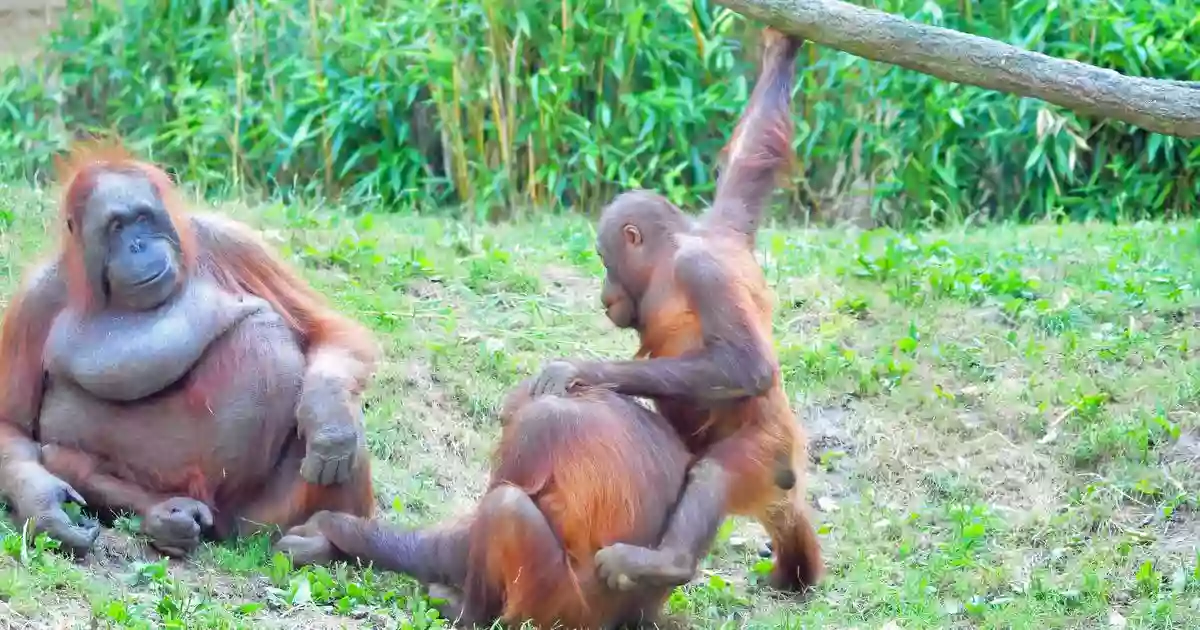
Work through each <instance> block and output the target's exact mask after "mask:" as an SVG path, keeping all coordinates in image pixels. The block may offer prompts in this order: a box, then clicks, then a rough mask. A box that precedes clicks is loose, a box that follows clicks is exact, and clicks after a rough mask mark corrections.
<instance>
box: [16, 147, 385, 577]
mask: <svg viewBox="0 0 1200 630" xmlns="http://www.w3.org/2000/svg"><path fill="white" fill-rule="evenodd" d="M58 166H59V171H60V178H61V179H62V181H63V182H64V186H65V191H64V197H63V202H62V212H61V220H60V223H59V227H60V228H61V230H62V244H61V246H60V248H59V251H58V252H57V254H56V255H55V256H54V258H53V259H52V260H51V261H49V262H48V263H46V264H44V265H43V266H41V267H40V268H38V269H37V270H36V272H35V273H33V274H31V276H30V277H29V278H28V279H27V280H26V281H25V283H24V285H23V286H22V287H21V289H20V290H19V292H18V293H17V295H15V296H14V297H13V298H12V300H11V301H10V302H9V305H8V308H7V311H6V312H5V314H4V319H3V324H2V330H0V493H2V494H3V495H4V496H5V497H6V498H7V499H8V501H9V502H10V504H11V505H12V507H14V508H15V511H16V515H17V516H18V518H20V519H21V520H25V519H32V520H33V523H34V525H35V527H36V529H37V530H38V531H44V532H47V533H48V534H49V535H50V536H52V537H53V538H56V539H58V540H59V541H61V542H62V543H64V546H65V547H66V548H67V549H69V550H70V551H72V552H74V553H76V554H85V553H87V551H88V550H90V548H91V547H92V545H93V543H94V542H95V540H96V537H97V535H98V534H99V525H98V524H97V523H96V522H95V521H94V520H90V519H89V520H85V521H84V522H82V523H79V524H76V523H73V522H72V521H71V520H70V519H69V518H68V516H67V514H66V513H65V512H64V510H63V504H64V503H66V502H70V501H74V502H77V503H81V504H82V503H84V502H85V501H86V503H87V505H88V506H89V507H92V508H102V509H104V510H105V511H118V510H132V511H133V512H135V513H136V514H138V515H139V516H141V517H142V528H143V531H144V532H145V533H146V534H147V535H148V536H149V538H150V540H151V542H152V544H153V545H154V546H155V547H156V548H157V549H158V550H159V551H161V552H163V553H165V554H168V555H183V554H186V553H188V552H189V551H190V550H192V549H193V548H194V547H196V545H197V544H198V543H199V541H200V539H201V535H202V534H208V533H211V534H212V535H214V536H215V537H216V538H225V537H227V536H229V535H233V534H241V533H247V532H249V531H251V530H254V529H256V528H258V527H260V526H271V525H275V526H280V527H284V528H287V527H290V526H292V525H295V524H298V523H302V522H304V521H305V520H306V519H307V518H308V517H309V516H310V515H312V514H313V513H314V512H316V511H317V510H321V509H331V510H342V511H346V512H350V513H353V514H360V515H369V514H370V513H371V511H372V508H373V495H372V488H371V480H370V466H369V462H368V457H367V452H366V448H365V442H364V439H363V426H362V422H361V418H360V416H361V406H360V395H361V392H362V390H363V388H364V386H365V385H366V383H367V380H368V379H369V378H370V376H371V373H372V371H373V370H374V364H375V361H376V356H377V349H376V346H375V343H374V340H373V339H372V337H371V336H370V335H369V334H368V332H367V331H366V330H365V329H364V328H363V327H361V326H359V325H357V324H355V323H354V322H352V321H351V320H349V319H346V318H344V317H342V316H340V315H338V314H337V313H336V312H334V311H333V310H331V309H330V308H329V307H328V306H327V305H326V304H325V303H324V302H323V301H322V300H321V299H320V297H319V296H318V295H317V294H316V293H315V292H314V291H313V290H312V289H311V288H310V287H308V286H307V285H306V284H305V283H304V281H303V280H302V279H301V278H300V277H299V276H298V275H297V274H296V273H295V272H293V271H292V270H290V269H289V268H288V267H286V266H285V265H284V263H283V262H282V261H281V260H280V259H278V258H277V257H276V256H275V255H274V254H273V253H271V252H270V250H268V249H267V247H266V245H265V243H263V242H261V240H259V239H258V238H257V237H256V236H255V235H254V234H253V232H251V231H250V230H249V229H248V228H247V227H245V226H243V225H241V224H238V223H236V222H233V221H230V220H226V219H220V218H217V217H210V216H188V215H185V214H184V213H183V210H182V207H181V205H180V202H179V200H178V199H177V197H176V194H175V191H174V188H173V187H172V185H171V182H170V179H169V178H168V177H167V175H166V173H164V172H163V171H162V170H160V169H158V168H156V167H154V166H152V165H149V164H146V163H143V162H140V161H137V160H135V159H134V158H133V157H132V156H131V155H130V154H129V153H127V152H126V151H125V150H124V149H122V148H121V147H120V146H119V145H104V144H91V145H84V146H81V147H80V148H78V149H77V150H76V151H75V152H74V153H73V154H72V155H71V156H70V157H69V158H68V159H66V160H60V161H59V164H58ZM206 530H211V531H206Z"/></svg>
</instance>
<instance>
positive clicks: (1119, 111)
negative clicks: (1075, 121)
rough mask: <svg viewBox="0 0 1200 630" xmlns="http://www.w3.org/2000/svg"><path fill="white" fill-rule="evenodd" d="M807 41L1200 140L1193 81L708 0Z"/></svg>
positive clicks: (864, 15)
mask: <svg viewBox="0 0 1200 630" xmlns="http://www.w3.org/2000/svg"><path fill="white" fill-rule="evenodd" d="M715 1H716V2H717V4H721V5H724V6H726V7H728V8H730V9H732V10H734V11H737V12H738V13H741V14H743V15H745V16H747V17H750V18H753V19H755V20H758V21H760V22H764V23H766V24H768V25H770V26H773V27H775V28H777V29H779V30H780V31H783V32H785V33H788V34H790V35H795V36H797V37H803V38H804V39H807V40H810V41H812V42H815V43H818V44H822V45H825V46H829V47H830V48H836V49H838V50H842V51H845V52H848V53H850V54H853V55H856V56H859V57H863V58H865V59H871V60H873V61H882V62H884V63H890V64H893V65H897V66H901V67H904V68H908V69H910V70H916V71H918V72H923V73H925V74H929V75H932V76H935V77H938V78H939V79H944V80H946V81H953V82H955V83H965V84H968V85H975V86H979V87H983V88H988V89H992V90H997V91H1000V92H1008V93H1011V94H1017V95H1019V96H1030V97H1034V98H1039V99H1041V100H1043V101H1047V102H1050V103H1054V104H1055V105H1061V106H1063V107H1066V108H1068V109H1073V110H1075V111H1077V112H1080V113H1082V114H1088V115H1093V116H1101V117H1106V118H1115V119H1117V120H1122V121H1125V122H1127V123H1130V124H1133V125H1137V126H1139V127H1141V128H1143V129H1146V130H1149V131H1156V132H1158V133H1164V134H1169V135H1173V136H1180V137H1183V138H1195V137H1200V82H1194V81H1193V82H1189V81H1172V80H1158V79H1144V78H1140V77H1131V76H1127V75H1123V74H1121V73H1119V72H1115V71H1113V70H1105V69H1103V68H1097V67H1096V66H1091V65H1088V64H1085V63H1080V62H1078V61H1068V60H1065V59H1058V58H1056V57H1051V56H1048V55H1043V54H1041V53H1036V52H1031V51H1028V50H1023V49H1020V48H1017V47H1015V46H1010V45H1008V44H1005V43H1002V42H998V41H996V40H993V39H988V38H986V37H979V36H976V35H969V34H967V33H960V32H958V31H954V30H950V29H946V28H940V27H937V26H929V25H926V24H920V23H917V22H913V21H910V20H906V19H904V18H902V17H899V16H895V15H890V14H888V13H884V12H882V11H877V10H874V9H865V8H862V7H859V6H855V5H853V4H849V3H847V2H840V1H839V0H715Z"/></svg>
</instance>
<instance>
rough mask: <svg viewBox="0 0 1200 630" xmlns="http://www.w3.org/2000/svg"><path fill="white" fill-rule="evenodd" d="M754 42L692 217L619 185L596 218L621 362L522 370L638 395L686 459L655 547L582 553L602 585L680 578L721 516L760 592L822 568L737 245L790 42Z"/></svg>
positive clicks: (785, 135)
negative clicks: (622, 348) (750, 547)
mask: <svg viewBox="0 0 1200 630" xmlns="http://www.w3.org/2000/svg"><path fill="white" fill-rule="evenodd" d="M765 40H766V41H765V46H766V50H765V52H764V59H763V67H762V71H761V75H760V76H759V80H758V83H757V84H756V85H755V88H754V93H753V94H752V95H751V98H750V103H749V104H748V106H747V108H746V111H745V112H744V113H743V115H742V119H741V120H740V121H739V123H738V126H737V128H736V129H735V130H734V133H733V136H732V138H731V140H730V143H729V146H728V147H727V150H728V153H727V163H726V165H725V169H724V170H723V172H722V173H721V176H720V178H719V180H718V183H717V192H716V197H715V199H714V201H713V205H712V207H711V209H710V210H709V211H708V212H707V214H706V215H705V216H703V217H702V218H700V219H699V220H697V221H693V220H692V219H691V218H690V217H689V216H687V215H685V214H684V213H683V212H681V211H680V210H679V209H678V208H677V207H675V206H674V205H672V204H671V203H670V202H668V201H667V200H666V199H664V198H662V197H661V196H659V195H655V194H652V193H648V192H630V193H625V194H623V195H621V196H620V197H618V198H617V199H616V200H615V201H614V202H613V203H612V204H610V205H609V206H608V207H607V208H606V209H605V210H604V212H603V213H602V216H601V218H600V227H599V235H598V245H597V249H598V251H599V254H600V256H601V257H602V258H603V260H604V265H605V267H606V269H607V276H606V279H605V282H604V289H603V292H602V301H603V303H604V306H605V309H606V310H607V315H608V317H609V319H611V320H612V322H613V323H614V324H616V325H617V326H620V327H628V328H634V329H636V330H637V332H638V334H639V336H640V339H641V348H640V350H639V351H638V354H637V358H636V359H635V360H632V361H615V362H606V361H593V362H583V361H556V362H553V363H551V364H549V365H547V366H546V368H545V369H544V370H543V371H542V373H541V374H540V375H539V376H538V377H537V378H535V379H534V384H533V394H534V395H535V396H540V395H546V394H561V393H563V392H565V391H569V390H570V389H571V388H573V387H576V386H580V385H588V386H596V387H605V388H610V389H612V390H613V391H615V392H617V393H620V394H625V395H631V396H644V397H648V398H651V399H653V400H654V401H655V403H656V405H657V408H658V410H659V412H661V413H662V415H663V416H665V417H666V419H667V420H668V421H669V422H670V423H671V424H672V425H673V426H674V427H675V429H676V430H677V431H678V432H679V433H680V435H681V436H682V438H683V440H684V441H685V442H686V443H687V444H688V447H689V449H690V450H691V452H692V453H694V454H695V455H696V456H697V458H698V459H697V461H696V462H695V463H694V464H693V466H692V468H691V469H690V471H689V481H688V483H687V487H686V488H685V490H684V491H683V495H682V497H681V498H680V500H679V504H678V505H677V506H676V507H675V509H674V513H673V515H672V517H671V521H670V524H669V525H668V526H667V528H666V530H665V532H664V534H663V537H662V540H661V541H660V543H659V544H658V545H655V546H651V547H644V546H639V545H637V544H629V543H624V542H622V543H617V544H614V545H611V546H609V547H606V548H604V549H602V550H600V551H599V552H598V553H597V554H596V558H595V560H596V566H597V570H598V571H599V573H600V574H601V575H602V576H603V577H604V579H606V580H607V582H608V583H609V584H610V585H611V586H613V587H614V588H620V589H633V588H638V589H643V588H649V587H660V586H664V585H677V584H682V583H685V582H687V581H688V580H689V579H691V577H692V576H693V575H694V573H695V570H696V566H697V563H698V562H699V560H700V559H701V558H702V557H703V556H704V555H706V554H707V552H708V549H709V547H710V545H711V543H712V540H713V538H714V537H715V535H716V532H717V529H718V527H719V526H720V524H721V521H722V520H724V518H725V516H726V515H727V514H728V513H733V514H740V515H748V516H754V517H757V518H758V519H759V520H760V521H761V522H762V524H763V525H764V526H765V527H766V530H767V532H768V533H769V534H770V537H771V546H772V550H773V553H774V555H775V564H774V567H773V568H772V572H771V580H772V583H773V585H774V586H776V587H778V588H781V589H799V588H803V587H806V586H808V585H812V584H814V583H815V582H816V581H817V580H818V579H819V577H820V575H821V573H822V571H823V567H822V561H821V553H820V546H819V543H818V541H817V536H816V532H815V531H814V529H813V526H812V524H811V523H810V521H809V517H808V515H807V510H806V506H805V502H804V460H805V455H806V450H807V445H806V443H805V439H804V434H803V430H802V428H801V427H800V425H799V424H798V423H797V422H796V420H795V418H794V417H793V414H792V411H791V409H790V407H789V405H788V399H787V396H786V395H785V394H784V391H783V388H782V386H781V384H780V380H779V375H778V360H777V359H776V357H775V354H774V349H773V347H772V339H771V308H772V301H773V298H772V296H771V293H770V291H769V289H768V287H767V284H766V281H765V279H764V277H763V273H762V270H761V268H760V267H759V265H758V263H757V261H756V260H755V258H754V251H753V250H754V241H755V235H756V233H757V229H758V225H759V222H760V219H761V216H762V212H763V206H764V205H765V203H766V201H767V198H768V196H769V195H770V194H771V192H772V191H773V190H774V188H775V177H776V174H777V172H778V171H779V170H780V169H781V168H782V167H783V166H785V165H786V164H787V163H788V161H789V158H788V156H789V155H790V150H791V139H792V120H791V112H790V102H791V93H792V86H793V81H794V63H795V57H796V53H797V51H798V49H799V47H800V45H801V44H802V41H800V40H797V39H793V38H790V37H787V36H785V35H783V34H782V33H779V32H777V31H773V30H771V29H767V30H766V32H765Z"/></svg>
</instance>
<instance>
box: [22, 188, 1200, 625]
mask: <svg viewBox="0 0 1200 630" xmlns="http://www.w3.org/2000/svg"><path fill="white" fill-rule="evenodd" d="M51 210H52V198H51V197H49V196H47V195H44V194H42V193H39V192H36V191H31V190H29V189H26V188H21V187H11V188H2V189H0V230H2V238H0V263H3V267H4V270H5V274H4V276H5V282H6V283H7V284H6V287H5V290H4V293H3V294H4V295H7V294H8V292H9V291H10V290H11V288H12V286H13V285H14V283H15V282H16V279H17V278H18V277H19V274H20V272H21V270H22V268H24V267H25V266H26V265H27V264H29V262H30V261H31V260H32V259H34V257H35V256H37V255H40V254H41V253H44V252H45V251H46V250H47V247H46V246H47V243H49V242H50V241H49V240H48V238H49V237H48V236H47V234H46V226H47V224H48V221H50V219H49V218H48V217H51V216H52V212H51ZM222 210H223V211H225V212H228V213H229V214H232V215H234V216H237V217H240V218H243V219H246V220H248V221H250V222H251V223H253V224H255V225H257V226H259V227H260V228H262V229H263V230H264V231H265V233H266V235H267V237H268V238H269V239H270V240H271V241H273V242H274V243H276V244H277V245H278V246H279V247H281V248H283V249H285V250H286V251H287V252H288V254H289V255H290V256H291V257H292V258H293V260H295V261H296V262H297V263H298V264H303V266H304V268H305V273H306V275H307V276H308V277H309V278H311V280H312V281H313V282H314V283H315V284H316V286H317V287H318V288H319V289H320V290H321V291H323V292H324V293H325V294H327V295H328V296H329V297H330V298H331V299H332V300H334V301H335V302H336V303H337V304H338V305H340V307H341V308H343V309H344V310H345V311H346V312H347V313H350V314H351V315H353V316H354V317H357V318H358V319H360V320H361V321H363V322H365V323H367V324H369V325H370V326H371V327H372V328H373V329H374V330H375V331H376V332H377V333H378V335H379V337H380V338H381V339H382V340H383V343H384V346H385V349H386V352H387V359H386V360H385V361H384V363H383V364H382V366H381V369H380V372H379V375H378V378H377V380H376V383H375V384H374V386H373V387H372V389H371V390H370V392H369V394H368V397H367V405H368V410H367V416H368V423H369V442H370V446H371V449H372V451H373V453H374V457H375V461H376V464H375V466H376V468H375V469H376V471H377V473H376V479H377V493H378V497H379V500H380V505H381V512H382V514H381V516H382V517H383V518H386V519H388V520H392V521H395V522H399V523H424V522H430V521H433V520H435V519H438V518H441V517H445V516H450V515H453V514H456V513H459V512H461V511H462V510H465V509H467V508H468V507H469V506H470V505H471V504H472V502H473V501H474V500H475V498H476V497H477V496H478V495H479V492H480V490H481V486H482V484H483V481H484V476H483V470H484V468H483V462H484V458H485V457H486V455H487V453H488V449H489V448H490V445H491V443H492V441H493V439H494V437H495V435H496V433H497V427H496V423H495V421H494V420H493V413H494V410H495V407H496V404H497V402H498V401H499V399H500V397H501V395H502V394H503V393H504V392H505V391H506V389H507V388H509V387H511V386H512V385H513V384H515V383H516V381H517V380H518V379H520V378H522V377H524V376H526V375H528V374H530V373H532V372H534V371H536V370H537V369H538V368H539V366H540V365H541V364H542V363H543V362H545V361H548V360H550V359H553V358H555V357H559V356H580V355H598V356H607V357H619V356H628V355H630V354H631V352H632V351H633V349H634V347H635V342H634V338H633V337H632V335H631V334H629V333H626V332H620V331H617V330H615V329H614V328H613V327H612V326H611V325H609V324H608V322H607V321H606V320H605V319H604V318H603V315H602V314H601V312H600V309H599V308H598V291H599V284H600V272H601V266H600V264H599V261H598V260H597V258H596V256H595V254H594V251H593V238H594V234H593V231H592V221H591V220H588V219H585V218H580V217H551V216H544V217H540V218H536V219H525V220H522V221H518V222H514V223H510V224H505V225H501V226H495V227H478V226H471V225H468V224H462V223H456V222H453V221H450V220H445V219H436V218H422V217H414V216H387V217H383V216H369V215H363V216H360V217H356V218H350V217H347V216H345V215H343V214H339V213H337V212H328V213H326V212H322V211H321V210H320V209H311V210H310V209H297V208H295V207H292V208H285V207H282V206H278V205H266V206H253V207H251V206H246V205H238V204H235V205H230V206H227V207H224V208H222ZM1198 244H1200V232H1198V231H1197V225H1196V223H1194V222H1189V223H1171V224H1161V223H1157V224H1148V223H1147V224H1134V225H1121V226H1111V225H1097V224H1085V225H1079V224H1075V225H1067V226H1061V227H1060V226H1055V225H1047V224H1043V225H1035V226H1030V227H992V228H986V229H974V230H971V231H966V232H955V231H947V232H939V233H919V234H911V235H910V234H899V233H894V232H884V231H879V232H871V233H862V232H852V231H847V230H799V229H767V230H765V231H764V233H763V234H762V236H761V238H760V250H761V255H762V256H761V260H762V261H763V264H764V268H765V270H766V273H767V276H768V278H769V280H770V281H771V283H772V284H773V285H774V288H775V290H776V292H777V297H778V308H777V311H776V316H775V334H776V347H777V349H778V352H779V355H780V359H781V362H782V366H783V372H784V376H785V379H786V387H787V390H788V392H789V394H790V395H791V396H792V397H793V399H794V401H795V403H794V404H795V408H796V409H797V411H798V412H801V417H802V418H803V422H804V423H805V425H806V428H807V430H808V432H809V436H810V444H811V462H810V467H809V472H810V478H811V482H810V488H811V491H810V495H811V499H812V501H813V503H814V506H815V509H816V514H817V518H818V521H819V523H820V526H821V532H822V534H821V535H822V541H823V545H824V549H825V553H826V556H827V561H828V565H829V569H830V573H829V577H828V579H827V580H826V581H825V582H824V584H823V585H822V586H821V587H820V589H819V591H818V592H817V593H816V594H815V595H813V596H812V597H811V598H809V600H808V601H807V602H803V603H800V602H796V601H793V600H790V599H788V598H786V597H782V596H780V595H778V594H776V593H773V592H771V591H770V590H769V589H767V588H766V587H765V586H762V585H761V577H762V575H763V572H764V570H765V569H766V568H767V566H768V565H767V563H766V562H765V561H763V560H761V559H760V558H759V556H758V548H759V545H760V543H761V542H762V541H763V540H764V538H763V534H762V530H761V529H760V528H759V527H758V526H757V525H756V524H754V523H750V522H747V521H743V520H740V519H734V520H730V521H729V522H728V523H727V525H726V527H724V528H723V529H722V534H721V537H720V540H719V541H718V543H717V545H716V547H715V548H714V551H713V553H712V555H711V556H710V557H709V558H708V559H707V560H706V562H705V564H704V566H703V572H702V574H701V576H700V577H698V578H697V579H696V580H695V581H694V582H693V583H692V584H689V585H687V586H686V587H684V588H681V589H679V590H678V591H677V592H676V594H675V595H674V596H673V597H672V598H671V600H670V602H669V607H670V609H671V612H672V613H673V614H674V615H675V616H676V618H677V619H678V620H681V621H682V622H684V623H685V624H690V625H692V626H695V627H705V628H718V627H720V628H735V627H736V628H742V627H744V628H778V627H787V628H801V627H805V628H815V627H824V628H851V627H856V628H885V627H886V628H946V627H960V628H1095V627H1128V628H1167V627H1173V628H1179V627H1195V626H1196V625H1197V624H1200V562H1198V560H1200V556H1198V555H1197V549H1196V542H1195V541H1196V540H1197V538H1198V536H1200V519H1197V514H1196V509H1197V490H1198V489H1200V472H1198V469H1197V462H1198V461H1200V422H1198V419H1197V414H1196V409H1197V407H1196V403H1195V402H1194V400H1195V397H1196V394H1197V391H1198V389H1200V357H1198V354H1197V352H1198V350H1197V349H1198V348H1200V310H1198V309H1197V306H1198V305H1200V299H1198V296H1197V290H1196V287H1197V286H1200V282H1198V280H1200V278H1198V277H1197V275H1198V273H1200V248H1198V247H1197V245H1198ZM4 527H10V526H8V525H0V528H4ZM131 530H132V524H131V523H129V522H125V523H122V524H121V526H119V527H117V528H116V529H114V530H111V531H106V532H105V534H104V537H103V539H102V544H101V546H100V548H99V549H98V550H97V552H96V553H95V554H93V555H92V556H90V557H89V558H88V559H87V560H86V561H84V562H83V563H81V564H74V563H71V562H69V561H67V560H65V559H64V558H62V557H61V556H59V555H57V554H55V553H53V552H52V551H50V550H49V549H47V546H48V544H47V543H46V541H45V540H44V539H35V540H29V539H28V538H27V537H24V536H22V534H21V532H16V531H13V530H12V529H11V528H10V529H8V530H4V531H0V536H3V552H4V553H3V554H0V619H15V620H19V625H20V627H39V626H41V627H69V626H70V624H71V623H75V624H77V625H80V626H86V625H87V624H88V622H87V621H86V620H87V619H88V618H89V616H92V617H94V619H95V620H96V623H97V624H98V625H99V627H180V628H182V627H188V628H218V627H221V628H224V627H256V628H257V627H303V626H312V627H404V628H420V627H429V626H430V625H436V624H437V623H440V622H435V621H430V618H431V616H430V615H429V613H428V607H427V603H426V602H425V600H423V599H422V597H421V596H420V591H419V590H417V589H416V588H415V586H414V585H413V584H412V582H410V581H409V580H407V579H406V578H403V577H399V576H392V575H385V574H379V573H373V572H370V571H365V570H361V569H357V568H355V569H350V568H346V567H339V568H336V569H331V570H329V571H324V570H316V571H313V570H305V571H295V570H293V569H292V568H291V567H289V566H287V563H286V562H281V561H280V560H279V559H277V558H272V557H271V555H270V554H269V551H268V549H269V547H268V545H267V543H266V541H265V540H263V539H261V538H255V539H250V540H248V541H242V542H239V543H236V544H227V545H207V546H206V547H205V548H204V549H203V550H202V551H201V552H200V553H199V554H198V555H197V556H196V558H194V559H192V560H188V561H183V562H170V563H167V562H164V561H160V560H158V558H156V557H155V556H154V555H153V554H148V553H146V551H145V550H144V547H143V546H142V545H141V543H140V542H139V541H138V540H137V539H136V537H132V536H130V535H129V534H128V533H127V532H128V531H131ZM0 625H2V624H0Z"/></svg>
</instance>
